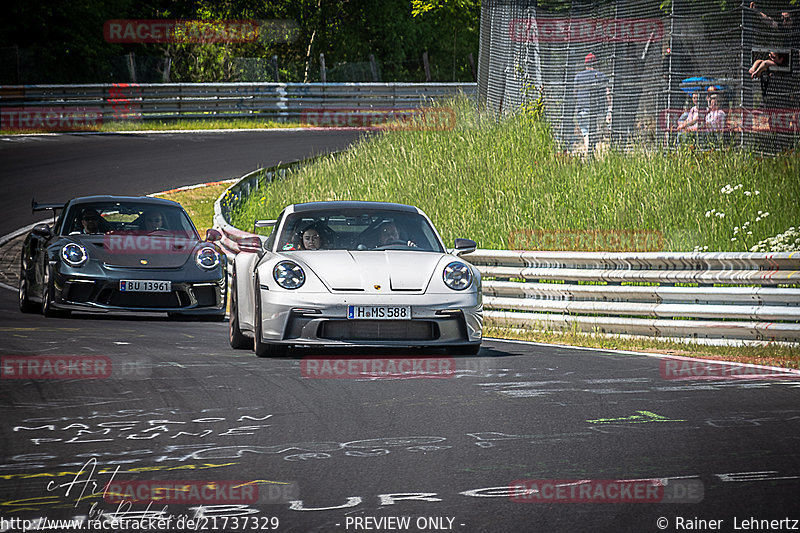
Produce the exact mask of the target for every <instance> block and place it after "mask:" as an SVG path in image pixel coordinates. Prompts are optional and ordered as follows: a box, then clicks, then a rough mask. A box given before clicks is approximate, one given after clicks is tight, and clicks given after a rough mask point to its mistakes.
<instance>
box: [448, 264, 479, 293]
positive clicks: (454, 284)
mask: <svg viewBox="0 0 800 533" xmlns="http://www.w3.org/2000/svg"><path fill="white" fill-rule="evenodd" d="M442 278H443V279H444V284H445V285H447V286H448V287H450V288H451V289H453V290H454V291H463V290H464V289H466V288H468V287H469V286H470V285H471V284H472V271H471V270H470V269H469V267H468V266H467V265H465V264H464V263H461V262H460V261H453V262H452V263H450V264H449V265H447V266H446V267H444V272H443V273H442Z"/></svg>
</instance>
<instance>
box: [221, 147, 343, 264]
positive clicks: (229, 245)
mask: <svg viewBox="0 0 800 533" xmlns="http://www.w3.org/2000/svg"><path fill="white" fill-rule="evenodd" d="M331 155H335V154H329V155H328V156H320V157H330V156H331ZM317 159H319V157H312V158H309V159H303V160H301V161H295V162H292V163H284V164H279V165H275V166H273V167H269V168H265V169H259V170H255V171H253V172H251V173H249V174H247V175H245V176H243V177H242V179H240V180H239V181H237V182H236V183H234V184H233V185H231V186H230V187H228V188H227V189H226V190H225V191H224V192H223V193H222V194H221V195H220V197H219V198H217V201H216V202H214V229H216V230H218V231H219V232H220V233H222V240H221V241H220V242H219V245H220V247H221V248H222V250H223V251H224V252H225V255H227V256H228V260H229V261H232V260H233V258H234V257H235V256H236V254H238V253H239V252H241V251H242V248H245V251H252V245H253V242H255V241H254V239H255V238H259V237H258V235H256V234H255V233H251V232H248V231H244V230H241V229H239V228H236V227H234V226H233V225H231V223H230V220H231V212H232V211H233V210H235V209H236V208H238V207H239V206H240V205H241V204H242V202H244V201H245V200H246V199H247V198H248V197H249V196H250V194H252V193H254V192H255V191H257V190H259V189H261V188H263V187H265V186H267V185H268V184H269V183H271V182H272V181H274V180H277V179H283V178H285V177H286V176H287V175H290V174H291V173H292V172H296V171H297V170H298V169H300V168H301V167H302V166H304V165H307V164H309V163H312V162H314V161H316V160H317ZM275 215H277V213H275ZM260 240H261V239H260V238H259V242H260Z"/></svg>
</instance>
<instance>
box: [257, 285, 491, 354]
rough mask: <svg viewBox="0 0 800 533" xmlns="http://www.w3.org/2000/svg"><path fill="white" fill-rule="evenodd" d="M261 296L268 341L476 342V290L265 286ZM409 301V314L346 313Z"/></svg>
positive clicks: (479, 307)
mask: <svg viewBox="0 0 800 533" xmlns="http://www.w3.org/2000/svg"><path fill="white" fill-rule="evenodd" d="M258 296H259V297H260V301H261V306H260V307H261V326H262V327H261V332H262V335H261V337H262V338H261V341H262V342H266V343H272V344H287V345H295V344H309V345H331V346H337V345H338V346H342V345H355V346H455V345H465V344H480V342H481V336H482V330H483V302H482V297H481V294H480V293H477V292H475V291H468V292H465V293H456V292H451V293H447V294H397V293H389V294H385V295H384V294H381V295H377V294H374V293H373V294H358V293H351V292H348V293H336V294H331V293H303V292H287V291H276V290H267V289H264V288H263V287H262V288H261V289H260V294H259V295H258ZM350 305H355V306H376V305H381V306H410V307H411V319H410V320H364V319H361V320H359V319H350V320H348V318H347V310H348V306H350Z"/></svg>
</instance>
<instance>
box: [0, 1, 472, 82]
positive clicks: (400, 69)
mask: <svg viewBox="0 0 800 533" xmlns="http://www.w3.org/2000/svg"><path fill="white" fill-rule="evenodd" d="M12 1H13V4H12V7H11V8H10V10H9V11H8V12H7V13H8V16H4V17H3V18H2V19H0V52H4V50H2V49H3V48H4V47H9V48H8V49H9V50H16V49H19V50H22V54H21V56H22V57H23V61H22V65H23V72H21V74H20V76H21V78H22V79H21V80H20V81H21V82H22V83H88V82H117V81H128V80H127V79H125V78H124V72H125V71H124V69H123V70H119V69H118V70H117V71H116V72H115V71H114V68H112V67H113V64H114V61H115V58H118V57H121V56H123V55H125V54H129V53H133V54H135V55H136V56H139V57H144V56H147V57H151V58H164V57H165V56H166V57H170V58H171V59H172V69H171V81H184V82H190V81H192V82H194V81H196V82H204V81H208V82H222V81H237V79H238V78H237V76H239V75H240V74H239V72H238V71H237V69H236V68H235V66H234V62H233V59H235V58H260V59H262V60H264V61H271V59H272V57H273V56H277V57H278V64H279V67H280V69H281V81H304V79H305V77H306V73H308V75H309V77H310V78H309V81H318V80H319V54H320V53H323V54H325V59H326V65H327V67H328V68H329V69H335V68H337V65H339V64H345V63H354V62H367V61H369V56H370V54H372V55H374V56H375V58H376V60H377V61H378V63H379V65H380V66H379V70H380V72H381V73H382V80H381V81H424V79H425V74H424V70H423V64H422V54H423V53H424V52H426V51H427V52H428V55H429V59H430V64H431V70H432V78H433V80H434V81H471V80H472V79H473V77H472V72H471V69H470V64H469V60H468V56H469V54H470V53H472V54H473V56H474V57H475V58H477V55H478V34H479V29H478V22H479V19H480V2H479V0H433V1H432V2H423V3H421V4H420V8H419V9H422V10H423V11H424V13H425V16H414V15H413V14H412V10H413V7H412V5H411V4H410V3H409V0H383V1H381V2H375V1H374V0H286V1H282V2H264V1H263V0H226V1H225V2H217V1H213V0H153V1H150V2H146V3H140V2H134V1H133V0H85V1H84V2H81V3H79V4H78V3H66V2H63V1H61V0H43V1H42V2H35V3H34V2H28V1H27V0H12ZM428 3H429V4H430V6H428V5H427V4H428ZM423 4H426V5H424V6H423ZM420 13H421V12H420ZM112 19H183V20H203V21H215V20H260V21H272V20H290V21H294V22H295V23H296V31H294V32H293V33H292V38H291V39H288V40H287V39H279V38H272V37H274V36H271V37H267V38H260V39H259V40H257V41H255V42H247V43H208V44H198V43H181V42H178V43H170V44H130V43H126V44H110V43H108V42H106V41H105V40H104V38H103V23H104V22H105V21H106V20H112ZM15 46H16V48H13V47H15ZM4 53H5V52H4ZM9 53H10V52H9ZM3 57H5V56H3ZM24 58H29V59H30V60H24ZM14 70H16V69H13V68H8V67H6V66H3V70H2V71H0V75H2V74H3V73H5V72H6V71H9V72H10V71H14ZM367 72H369V71H368V70H367ZM14 76H15V77H16V74H14ZM121 77H122V78H123V79H120V78H121ZM370 79H371V78H370ZM12 81H16V80H12ZM264 81H273V80H272V79H271V78H270V79H267V80H264ZM348 81H367V80H366V79H359V80H348ZM0 83H9V82H8V81H3V80H2V79H0Z"/></svg>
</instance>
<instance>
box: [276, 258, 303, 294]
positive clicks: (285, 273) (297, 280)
mask: <svg viewBox="0 0 800 533" xmlns="http://www.w3.org/2000/svg"><path fill="white" fill-rule="evenodd" d="M272 277H274V278H275V282H276V283H277V284H278V285H280V286H281V287H283V288H284V289H299V288H300V287H302V286H303V283H305V282H306V274H305V272H303V269H302V268H300V265H298V264H296V263H292V262H291V261H281V262H280V263H278V264H277V265H275V268H273V269H272Z"/></svg>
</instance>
